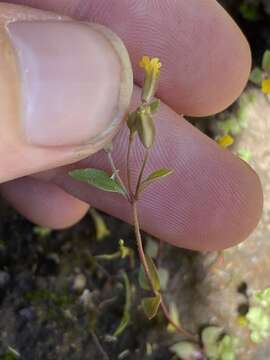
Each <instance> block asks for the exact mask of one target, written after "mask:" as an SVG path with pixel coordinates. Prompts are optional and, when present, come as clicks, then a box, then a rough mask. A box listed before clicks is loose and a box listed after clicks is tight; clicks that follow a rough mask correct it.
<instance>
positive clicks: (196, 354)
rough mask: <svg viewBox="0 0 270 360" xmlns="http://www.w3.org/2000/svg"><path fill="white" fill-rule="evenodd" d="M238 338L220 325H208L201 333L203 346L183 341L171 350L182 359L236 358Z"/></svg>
mask: <svg viewBox="0 0 270 360" xmlns="http://www.w3.org/2000/svg"><path fill="white" fill-rule="evenodd" d="M237 345H238V339H237V338H235V337H232V336H230V335H227V334H225V333H224V331H223V329H222V328H220V327H218V326H208V327H206V328H205V329H204V330H203V331H202V334H201V346H199V345H198V344H195V343H193V342H189V341H181V342H179V343H177V344H175V345H173V346H172V347H171V348H170V350H171V351H172V352H173V353H174V354H176V356H177V357H178V358H179V359H182V360H235V359H236V348H237Z"/></svg>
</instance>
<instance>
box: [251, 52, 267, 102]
mask: <svg viewBox="0 0 270 360" xmlns="http://www.w3.org/2000/svg"><path fill="white" fill-rule="evenodd" d="M250 81H251V82H252V83H253V84H255V85H257V86H260V87H261V91H262V92H263V93H264V94H265V95H266V96H268V98H269V94H270V50H266V51H265V53H264V55H263V59H262V65H261V68H259V67H255V68H254V69H253V71H252V72H251V75H250Z"/></svg>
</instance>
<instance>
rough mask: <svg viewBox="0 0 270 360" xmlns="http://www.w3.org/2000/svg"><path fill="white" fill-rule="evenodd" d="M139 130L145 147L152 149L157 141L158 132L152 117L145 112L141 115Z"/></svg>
mask: <svg viewBox="0 0 270 360" xmlns="http://www.w3.org/2000/svg"><path fill="white" fill-rule="evenodd" d="M137 130H138V134H139V138H140V140H141V143H142V144H143V146H144V147H146V148H147V149H150V148H151V147H152V145H153V144H154V141H155V136H156V130H155V124H154V120H153V118H152V116H151V115H150V114H149V113H148V112H147V111H145V110H144V111H142V112H140V114H139V119H138V126H137Z"/></svg>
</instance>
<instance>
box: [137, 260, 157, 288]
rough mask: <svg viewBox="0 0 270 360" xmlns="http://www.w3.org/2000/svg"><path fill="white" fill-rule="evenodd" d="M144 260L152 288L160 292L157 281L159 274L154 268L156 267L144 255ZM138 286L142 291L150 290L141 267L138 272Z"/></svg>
mask: <svg viewBox="0 0 270 360" xmlns="http://www.w3.org/2000/svg"><path fill="white" fill-rule="evenodd" d="M145 259H146V262H147V265H148V269H149V274H150V277H151V280H152V284H153V287H154V289H155V290H156V291H159V290H160V280H159V274H158V271H157V268H156V265H155V264H154V262H153V260H152V259H151V258H150V256H148V255H147V254H145ZM139 284H140V286H141V288H142V289H144V290H148V291H150V290H151V289H152V286H151V285H150V284H149V280H148V278H147V276H146V274H145V271H144V268H143V266H142V265H141V268H140V272H139Z"/></svg>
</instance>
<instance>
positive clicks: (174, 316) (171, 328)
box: [167, 302, 180, 333]
mask: <svg viewBox="0 0 270 360" xmlns="http://www.w3.org/2000/svg"><path fill="white" fill-rule="evenodd" d="M170 316H171V319H172V320H173V322H174V323H175V324H176V325H178V326H180V317H179V312H178V308H177V306H176V304H175V303H174V302H171V303H170ZM167 331H168V332H169V333H174V332H175V331H176V329H175V327H174V326H173V325H172V324H168V326H167Z"/></svg>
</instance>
